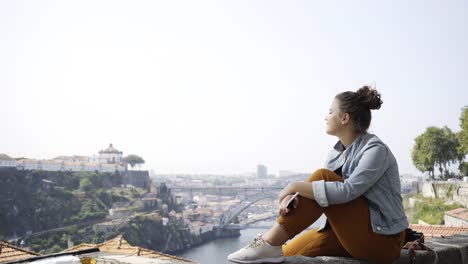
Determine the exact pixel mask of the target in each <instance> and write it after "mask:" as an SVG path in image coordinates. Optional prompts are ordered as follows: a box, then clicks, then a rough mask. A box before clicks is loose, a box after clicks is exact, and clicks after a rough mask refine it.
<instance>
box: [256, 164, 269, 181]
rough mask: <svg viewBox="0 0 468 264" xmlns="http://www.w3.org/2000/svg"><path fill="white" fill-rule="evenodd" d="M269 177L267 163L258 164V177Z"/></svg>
mask: <svg viewBox="0 0 468 264" xmlns="http://www.w3.org/2000/svg"><path fill="white" fill-rule="evenodd" d="M267 177H268V169H267V167H266V166H265V165H262V164H258V165H257V178H267Z"/></svg>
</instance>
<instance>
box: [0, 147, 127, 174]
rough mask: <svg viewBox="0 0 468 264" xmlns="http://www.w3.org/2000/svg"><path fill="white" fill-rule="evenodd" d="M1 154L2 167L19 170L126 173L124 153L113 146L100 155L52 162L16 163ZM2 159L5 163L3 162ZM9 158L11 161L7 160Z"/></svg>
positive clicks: (22, 160)
mask: <svg viewBox="0 0 468 264" xmlns="http://www.w3.org/2000/svg"><path fill="white" fill-rule="evenodd" d="M2 155H3V154H0V167H3V166H2V165H3V163H5V164H9V166H11V164H13V163H14V165H13V166H11V167H16V168H17V169H19V170H44V171H100V172H115V171H125V170H126V164H125V162H124V158H123V152H122V151H118V150H117V149H115V148H114V147H113V146H112V144H110V145H109V147H108V148H107V149H105V150H101V151H99V155H98V156H97V155H93V156H91V157H89V156H78V155H73V156H58V157H56V158H54V159H51V160H36V159H21V160H19V161H15V160H14V159H11V158H10V157H8V156H6V155H4V156H5V157H4V156H2ZM2 157H4V159H5V161H4V162H3V160H2ZM7 157H8V158H10V159H11V160H7Z"/></svg>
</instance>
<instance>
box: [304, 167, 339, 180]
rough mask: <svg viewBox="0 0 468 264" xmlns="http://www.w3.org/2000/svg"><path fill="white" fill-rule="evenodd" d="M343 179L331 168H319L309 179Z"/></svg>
mask: <svg viewBox="0 0 468 264" xmlns="http://www.w3.org/2000/svg"><path fill="white" fill-rule="evenodd" d="M321 180H324V181H343V179H342V178H341V177H340V176H338V175H337V174H336V173H334V172H333V171H331V170H329V169H325V168H323V169H318V170H316V171H315V172H314V173H312V175H310V177H309V178H308V179H307V181H308V182H313V181H321Z"/></svg>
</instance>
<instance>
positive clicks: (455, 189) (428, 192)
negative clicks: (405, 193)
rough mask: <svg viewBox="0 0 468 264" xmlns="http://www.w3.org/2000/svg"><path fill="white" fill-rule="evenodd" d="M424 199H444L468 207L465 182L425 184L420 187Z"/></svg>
mask: <svg viewBox="0 0 468 264" xmlns="http://www.w3.org/2000/svg"><path fill="white" fill-rule="evenodd" d="M422 195H423V196H424V197H432V198H444V199H448V200H451V201H454V202H458V203H460V204H462V205H463V206H464V207H468V183H467V182H445V181H444V182H442V181H441V182H438V181H432V182H425V183H424V184H423V186H422Z"/></svg>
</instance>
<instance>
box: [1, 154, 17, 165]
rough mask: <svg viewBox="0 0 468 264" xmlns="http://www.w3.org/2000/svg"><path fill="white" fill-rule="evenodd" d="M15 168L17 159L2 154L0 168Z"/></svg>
mask: <svg viewBox="0 0 468 264" xmlns="http://www.w3.org/2000/svg"><path fill="white" fill-rule="evenodd" d="M2 167H3V168H15V167H16V160H15V159H13V158H11V157H9V156H8V155H6V154H0V168H2Z"/></svg>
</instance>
